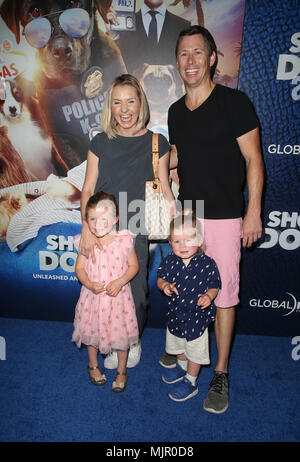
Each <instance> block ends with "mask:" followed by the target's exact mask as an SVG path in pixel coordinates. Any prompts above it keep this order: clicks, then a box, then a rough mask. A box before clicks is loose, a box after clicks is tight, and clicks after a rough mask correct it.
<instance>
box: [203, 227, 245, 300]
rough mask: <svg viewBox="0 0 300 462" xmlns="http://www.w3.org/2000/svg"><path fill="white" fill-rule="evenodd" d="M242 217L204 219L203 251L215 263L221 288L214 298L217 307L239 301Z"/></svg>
mask: <svg viewBox="0 0 300 462" xmlns="http://www.w3.org/2000/svg"><path fill="white" fill-rule="evenodd" d="M241 228H242V218H232V219H227V220H208V219H205V220H204V251H205V253H206V254H207V255H208V256H209V257H211V258H213V259H214V260H215V262H216V263H217V266H218V269H219V272H220V276H221V282H222V289H221V290H220V291H219V293H218V295H217V297H216V298H215V304H216V306H217V307H219V308H230V307H232V306H236V305H237V304H238V303H239V283H240V259H241Z"/></svg>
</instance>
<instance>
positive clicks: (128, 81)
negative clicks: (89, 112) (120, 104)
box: [101, 74, 150, 139]
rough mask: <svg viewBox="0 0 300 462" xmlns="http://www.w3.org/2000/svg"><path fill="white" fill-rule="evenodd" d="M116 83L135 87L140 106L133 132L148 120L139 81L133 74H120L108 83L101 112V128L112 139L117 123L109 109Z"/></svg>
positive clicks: (147, 108)
mask: <svg viewBox="0 0 300 462" xmlns="http://www.w3.org/2000/svg"><path fill="white" fill-rule="evenodd" d="M117 85H121V86H123V85H130V86H131V87H133V88H135V89H136V92H137V95H138V98H139V102H140V105H141V108H140V113H139V117H138V120H137V125H136V130H135V133H138V132H139V131H140V130H141V129H142V128H146V126H147V125H148V123H149V120H150V109H149V105H148V101H147V98H146V95H145V92H144V90H143V88H142V86H141V84H140V82H139V81H138V80H137V79H136V78H135V77H133V75H130V74H122V75H120V76H119V77H116V78H115V79H114V80H113V81H112V83H111V84H110V86H109V88H108V90H107V94H106V98H105V103H104V107H103V111H102V114H101V125H102V129H103V131H104V132H105V133H106V134H107V136H108V138H109V139H113V138H115V137H116V135H117V132H116V127H117V125H118V123H117V121H116V119H115V118H114V116H113V114H112V111H111V104H112V92H113V89H114V88H115V87H116V86H117Z"/></svg>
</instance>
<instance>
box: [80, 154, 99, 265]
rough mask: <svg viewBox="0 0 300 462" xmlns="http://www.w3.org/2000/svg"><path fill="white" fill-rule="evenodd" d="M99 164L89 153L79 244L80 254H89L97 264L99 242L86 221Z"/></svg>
mask: <svg viewBox="0 0 300 462" xmlns="http://www.w3.org/2000/svg"><path fill="white" fill-rule="evenodd" d="M98 163H99V159H98V157H97V156H95V154H93V153H92V151H88V155H87V166H86V173H85V179H84V183H83V188H82V191H81V198H80V210H81V221H82V231H81V239H80V243H79V252H80V253H81V254H82V255H85V256H86V257H88V256H89V254H91V255H92V260H93V262H95V254H94V246H95V245H98V242H97V238H96V236H94V235H93V234H92V233H91V232H90V230H89V227H88V224H87V221H86V219H85V208H86V204H87V201H88V200H89V198H90V197H91V196H92V195H93V194H94V191H95V186H96V182H97V178H98Z"/></svg>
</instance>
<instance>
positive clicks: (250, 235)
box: [241, 212, 262, 247]
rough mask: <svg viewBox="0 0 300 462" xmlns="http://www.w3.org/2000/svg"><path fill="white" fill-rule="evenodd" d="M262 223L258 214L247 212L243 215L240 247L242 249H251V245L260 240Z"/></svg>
mask: <svg viewBox="0 0 300 462" xmlns="http://www.w3.org/2000/svg"><path fill="white" fill-rule="evenodd" d="M261 235H262V222H261V219H260V216H259V215H258V214H254V213H250V212H248V213H247V214H246V215H245V218H244V220H243V224H242V233H241V238H242V245H243V247H251V245H252V244H253V243H254V242H256V241H257V240H258V239H260V238H261Z"/></svg>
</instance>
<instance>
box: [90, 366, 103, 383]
mask: <svg viewBox="0 0 300 462" xmlns="http://www.w3.org/2000/svg"><path fill="white" fill-rule="evenodd" d="M96 369H99V366H94V367H90V366H88V373H89V376H90V379H91V382H92V383H93V384H94V385H100V386H101V385H105V384H106V377H105V375H104V374H101V376H100V377H92V376H91V371H95V370H96ZM99 371H100V369H99Z"/></svg>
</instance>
